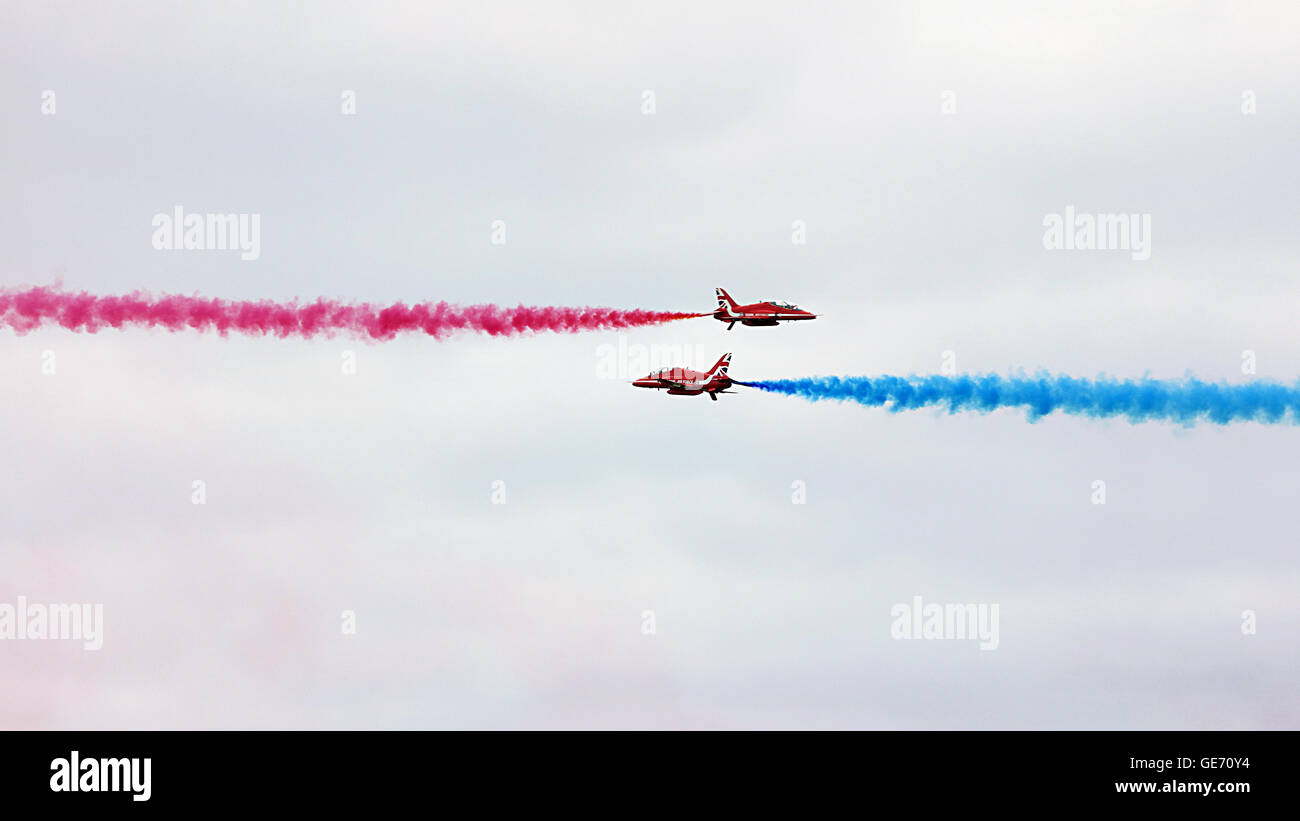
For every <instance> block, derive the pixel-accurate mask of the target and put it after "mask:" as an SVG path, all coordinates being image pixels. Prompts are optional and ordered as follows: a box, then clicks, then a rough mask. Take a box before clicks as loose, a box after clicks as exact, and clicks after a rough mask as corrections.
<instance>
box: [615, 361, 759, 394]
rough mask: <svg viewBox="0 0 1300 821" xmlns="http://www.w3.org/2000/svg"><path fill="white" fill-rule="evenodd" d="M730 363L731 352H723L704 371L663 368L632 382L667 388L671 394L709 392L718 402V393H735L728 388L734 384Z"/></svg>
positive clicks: (640, 385)
mask: <svg viewBox="0 0 1300 821" xmlns="http://www.w3.org/2000/svg"><path fill="white" fill-rule="evenodd" d="M730 365H731V354H723V356H722V358H721V359H719V360H718V361H717V362H715V363H714V365H713V367H712V368H709V369H708V370H707V371H705V372H704V373H700V372H699V371H693V370H691V369H690V368H661V369H660V370H657V371H655V372H654V373H652V374H650V375H649V376H645V377H642V378H641V379H638V380H636V381H635V382H633V383H632V384H633V385H635V386H636V387H638V388H655V389H656V390H663V389H665V388H666V389H667V390H668V394H669V395H670V396H699V395H700V394H702V393H707V394H708V395H709V398H710V399H712V400H713V401H714V402H717V401H718V394H720V393H735V391H729V390H727V388H730V387H731V384H732V383H731V379H730V377H728V376H727V368H728V366H730Z"/></svg>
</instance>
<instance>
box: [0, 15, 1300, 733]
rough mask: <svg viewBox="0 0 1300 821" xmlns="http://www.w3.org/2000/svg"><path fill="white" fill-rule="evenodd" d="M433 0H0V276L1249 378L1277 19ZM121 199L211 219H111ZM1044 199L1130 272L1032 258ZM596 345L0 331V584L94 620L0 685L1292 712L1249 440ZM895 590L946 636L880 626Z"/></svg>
mask: <svg viewBox="0 0 1300 821" xmlns="http://www.w3.org/2000/svg"><path fill="white" fill-rule="evenodd" d="M469 6H470V7H468V8H466V7H464V4H450V3H427V4H426V3H412V4H410V5H385V4H373V5H372V4H366V5H365V7H364V8H363V7H361V4H356V5H337V4H325V3H313V4H310V5H305V4H303V5H300V4H292V5H291V4H253V5H252V6H251V7H246V6H242V5H238V6H237V5H235V4H217V3H203V4H184V5H181V6H176V5H172V4H164V3H136V4H123V5H116V6H113V7H111V8H110V7H108V6H101V5H100V4H93V3H35V2H23V3H15V2H5V3H3V4H0V110H2V111H3V112H4V113H3V121H2V122H3V128H0V284H2V285H4V286H19V285H24V284H27V285H30V284H49V283H53V282H54V281H56V279H57V278H61V279H62V281H63V283H64V285H65V287H67V288H70V289H88V290H92V291H95V292H104V293H117V292H123V291H130V290H133V289H137V288H145V289H150V290H152V291H155V292H182V293H191V292H199V293H202V294H205V295H213V296H222V297H232V298H261V297H271V298H291V297H295V296H298V297H303V298H314V297H316V296H329V297H336V298H343V299H356V300H378V301H386V300H399V299H400V300H408V301H413V300H425V299H433V300H438V299H447V300H451V301H458V302H498V303H503V304H518V303H520V302H523V303H528V304H558V305H586V304H593V305H610V306H618V307H649V308H663V309H681V310H707V309H709V308H711V307H712V303H713V293H712V289H713V288H714V287H715V286H718V285H721V286H724V287H727V288H728V289H729V290H730V291H731V292H732V293H733V295H735V296H737V297H738V298H742V299H744V300H746V301H748V300H756V299H760V298H766V297H781V298H787V299H792V300H794V301H796V302H799V303H800V304H802V305H805V306H807V307H809V308H811V309H813V310H816V311H819V312H822V313H824V314H825V316H824V317H823V318H822V319H819V320H818V321H816V322H813V323H805V324H801V325H797V326H788V327H783V328H777V329H766V328H756V329H746V328H737V329H736V330H735V331H733V332H731V333H726V332H724V330H723V328H722V326H721V325H719V324H718V323H716V322H713V321H711V320H695V321H691V322H684V323H676V324H672V325H669V326H665V327H661V328H655V329H647V330H638V331H635V332H631V333H628V334H627V335H626V339H625V342H626V344H628V345H632V346H645V345H651V344H666V345H680V346H686V347H688V348H689V349H690V350H691V351H696V350H700V351H702V352H703V355H704V356H706V357H707V358H708V360H709V362H711V361H712V359H713V358H716V356H718V355H720V354H721V353H723V352H726V351H732V352H733V353H734V360H733V365H732V371H733V374H734V375H735V376H737V377H739V378H742V379H744V378H768V377H784V376H802V375H811V374H865V375H871V374H882V373H893V374H906V373H911V372H917V373H929V372H935V371H937V370H938V369H939V367H940V364H941V356H942V355H943V352H944V351H952V352H953V353H954V354H955V356H956V363H957V367H958V369H959V370H961V371H963V372H986V371H995V372H999V373H1006V372H1007V371H1008V369H1019V368H1025V369H1027V370H1031V371H1032V370H1034V369H1038V368H1047V369H1051V370H1052V371H1058V372H1063V373H1069V374H1072V375H1076V376H1094V375H1097V374H1099V373H1103V372H1104V373H1107V374H1111V375H1116V376H1126V377H1131V376H1141V375H1143V374H1145V373H1150V374H1152V375H1154V376H1162V377H1177V376H1181V375H1183V374H1184V373H1186V372H1188V371H1191V372H1194V373H1195V374H1196V375H1198V376H1200V377H1202V378H1209V379H1226V380H1229V381H1232V382H1244V381H1247V380H1250V379H1261V378H1273V379H1279V380H1284V381H1287V382H1292V381H1294V380H1295V379H1296V378H1297V376H1300V340H1297V337H1296V332H1295V328H1296V326H1297V322H1296V316H1297V313H1298V312H1300V284H1298V283H1297V270H1300V269H1298V268H1297V262H1300V259H1298V258H1300V243H1298V242H1297V239H1296V225H1297V216H1300V193H1298V192H1300V164H1298V163H1297V162H1296V159H1295V155H1296V146H1297V143H1296V135H1297V133H1300V71H1297V54H1300V34H1298V32H1300V13H1298V12H1297V10H1296V8H1295V6H1294V5H1293V4H1287V3H1282V2H1271V3H1253V4H1229V3H1222V4H1195V3H1177V4H1174V3H1169V4H1148V3H1089V4H1042V3H1024V4H1013V3H998V4H985V6H984V7H983V8H977V7H976V6H975V4H968V3H919V4H914V3H907V4H903V3H882V4H859V3H852V4H833V5H831V4H811V5H808V6H806V7H804V5H803V4H789V3H771V4H755V3H709V4H704V5H701V4H697V3H684V4H679V5H677V4H670V3H654V4H642V3H638V4H627V3H617V4H589V5H577V4H572V5H557V4H547V5H546V6H544V7H543V6H541V5H537V4H518V5H504V4H469ZM344 89H351V90H354V91H355V93H356V101H357V103H356V104H357V113H356V115H355V116H345V115H342V114H341V113H340V95H341V93H342V91H343V90H344ZM44 90H52V91H54V92H55V93H56V95H57V98H56V99H57V113H56V114H54V115H53V116H45V115H42V113H41V95H42V92H43V91H44ZM645 90H653V91H654V93H655V96H656V113H655V114H654V115H652V116H647V115H644V114H643V113H642V110H641V109H642V93H643V92H644V91H645ZM946 91H951V92H952V94H953V95H954V96H953V98H952V99H954V100H955V106H956V110H955V112H953V113H951V114H946V115H945V114H943V113H942V111H941V103H942V99H943V98H942V95H943V94H944V93H945V92H946ZM1247 91H1250V92H1252V93H1253V94H1254V95H1255V99H1256V101H1257V102H1256V105H1257V110H1256V113H1255V114H1253V115H1246V114H1243V112H1242V104H1243V93H1244V92H1247ZM175 205H181V206H183V207H184V208H185V209H187V210H189V211H195V212H254V213H258V214H261V220H262V253H261V257H260V259H258V260H256V261H254V262H242V261H240V260H239V258H238V254H237V253H232V252H219V251H212V252H199V251H189V252H166V251H155V250H154V249H153V248H152V247H151V245H150V236H151V227H150V220H151V219H152V216H153V215H154V214H155V213H158V212H169V211H170V210H171V208H172V207H173V206H175ZM1067 205H1073V206H1075V208H1076V209H1078V210H1079V211H1087V212H1093V213H1097V212H1125V213H1146V214H1150V215H1151V218H1152V234H1153V244H1152V254H1151V258H1150V259H1149V260H1147V261H1145V262H1136V261H1133V260H1132V259H1131V258H1130V256H1129V254H1127V253H1124V252H1104V251H1074V252H1066V251H1047V250H1044V248H1043V243H1042V234H1043V226H1042V221H1043V218H1044V216H1045V215H1046V214H1049V213H1059V212H1061V211H1063V210H1064V208H1065V207H1066V206H1067ZM494 220H504V221H505V222H506V224H507V231H508V233H507V237H508V240H507V244H506V245H504V246H494V245H492V244H491V243H490V241H489V240H490V231H491V224H492V222H493V221H494ZM795 220H803V221H804V222H805V223H806V225H807V244H806V245H795V244H793V243H792V242H791V224H792V223H793V222H794V221H795ZM618 342H619V340H618V335H617V334H612V333H598V334H585V335H577V336H537V337H533V338H524V339H511V340H500V339H490V338H477V337H472V336H462V337H458V338H455V339H453V340H450V341H447V342H442V343H439V342H435V341H433V340H430V339H427V338H415V337H411V338H403V339H399V340H397V341H394V342H392V343H388V344H382V345H367V344H364V343H358V342H355V341H352V340H348V339H333V340H317V341H314V342H303V341H286V340H276V339H247V338H231V339H220V338H215V337H207V336H200V335H197V334H179V335H168V334H166V333H163V332H161V331H157V332H150V331H142V330H133V331H129V332H115V331H109V332H103V333H100V334H98V335H94V336H88V335H78V334H72V333H68V332H63V331H59V330H45V331H40V332H36V333H32V334H29V335H26V336H16V335H15V334H14V333H13V332H11V331H0V390H2V391H3V405H2V406H0V407H2V410H0V465H2V466H3V470H0V524H2V525H3V526H2V527H0V601H7V602H13V601H14V600H15V598H16V597H17V596H18V595H25V596H27V597H28V598H29V599H33V600H42V601H61V602H74V601H88V602H101V603H103V604H104V608H105V611H104V612H105V621H106V626H105V646H104V649H103V650H101V651H99V652H86V651H83V650H82V649H81V647H80V645H79V644H76V643H72V642H30V641H28V642H18V641H5V642H0V692H3V693H4V694H5V697H4V698H3V699H0V726H3V727H8V728H191V727H196V728H227V727H230V728H281V727H283V728H300V727H306V728H333V727H343V728H369V727H381V728H390V727H392V728H400V727H412V728H425V727H429V728H441V727H482V728H495V727H591V728H598V727H634V728H713V727H724V728H749V727H781V728H785V727H790V728H797V727H812V728H839V727H854V728H1290V729H1296V728H1300V696H1298V695H1297V693H1298V692H1300V688H1298V687H1297V674H1298V673H1300V670H1298V669H1297V667H1298V665H1297V650H1296V648H1297V646H1300V614H1298V612H1297V610H1298V608H1297V605H1296V593H1297V588H1298V584H1300V555H1298V552H1297V544H1296V536H1295V532H1296V527H1295V501H1296V490H1295V487H1296V485H1295V475H1296V465H1297V464H1300V430H1297V429H1296V428H1295V427H1289V426H1278V427H1271V428H1270V427H1265V426H1260V425H1253V424H1249V425H1240V426H1235V427H1231V428H1218V427H1214V426H1202V427H1198V428H1195V429H1182V428H1178V427H1173V426H1168V425H1160V424H1143V425H1138V426H1131V425H1129V424H1127V423H1125V422H1122V421H1103V422H1098V421H1089V420H1085V419H1076V418H1065V417H1053V418H1048V419H1046V420H1043V421H1041V422H1039V423H1037V424H1032V425H1031V424H1028V423H1026V422H1025V420H1024V418H1023V416H1022V415H1021V414H1018V413H1013V412H1000V413H996V414H992V415H988V416H979V415H969V416H949V415H943V414H939V413H933V412H913V413H908V414H899V415H891V414H889V413H886V412H882V411H877V410H870V409H866V408H861V407H855V406H838V405H826V404H818V405H814V404H810V403H805V402H803V401H801V400H798V399H794V398H787V397H780V396H774V395H761V394H757V393H754V392H752V391H751V392H746V393H743V394H741V395H738V396H725V397H723V398H722V399H723V401H719V402H716V403H714V402H709V401H707V400H704V399H700V398H679V397H667V396H664V395H661V394H651V393H649V392H645V391H636V390H634V389H632V388H630V387H628V386H627V385H626V384H623V383H621V382H620V381H618V380H616V379H615V380H611V379H605V378H600V372H599V366H600V363H601V351H602V349H601V347H600V346H602V345H616V344H618ZM696 346H699V348H698V349H697V348H696ZM349 350H351V351H355V353H356V357H357V373H356V374H355V375H354V376H344V375H343V374H342V373H341V369H340V360H341V357H342V355H343V353H344V352H345V351H349ZM1246 350H1251V351H1254V352H1255V353H1256V356H1257V359H1258V374H1257V375H1247V374H1243V373H1242V368H1241V363H1242V354H1243V351H1246ZM45 351H53V352H54V353H55V355H56V356H57V373H56V374H54V375H46V374H42V373H41V363H42V354H43V352H45ZM694 364H699V363H694ZM704 364H708V362H706V363H704ZM637 375H639V374H635V373H633V374H627V376H629V377H633V376H637ZM727 400H730V401H727ZM1098 479H1101V480H1104V481H1105V482H1106V487H1107V501H1106V504H1105V505H1094V504H1092V483H1093V482H1094V481H1095V480H1098ZM195 480H202V481H204V482H206V484H207V504H206V505H201V506H200V505H194V504H192V503H191V492H192V490H191V487H192V482H193V481H195ZM494 481H501V482H504V483H505V489H506V499H507V502H506V504H504V505H493V504H492V503H491V491H492V483H493V482H494ZM796 481H803V482H805V483H806V488H807V503H806V504H804V505H796V504H793V503H792V498H791V494H792V483H794V482H796ZM914 595H921V596H923V597H924V598H925V600H926V601H934V602H985V603H997V604H999V606H1000V612H1001V623H1000V634H1001V635H1000V646H999V648H998V649H997V650H996V651H990V652H981V651H980V650H979V649H978V648H977V646H976V645H975V644H974V643H972V642H965V641H929V642H927V641H895V640H892V639H891V638H890V623H891V618H890V615H889V614H890V608H891V607H892V606H893V605H894V604H895V603H900V602H909V601H911V598H912V596H914ZM344 610H353V611H355V613H356V614H357V628H358V632H357V634H356V635H343V634H342V631H341V627H340V625H341V613H342V612H343V611H344ZM645 610H653V611H654V613H655V616H656V627H657V632H656V634H655V635H652V636H647V635H644V634H643V633H642V629H641V625H642V613H643V611H645ZM1246 610H1253V611H1255V612H1256V614H1257V616H1258V633H1257V634H1256V635H1243V633H1242V629H1241V624H1242V613H1243V611H1246Z"/></svg>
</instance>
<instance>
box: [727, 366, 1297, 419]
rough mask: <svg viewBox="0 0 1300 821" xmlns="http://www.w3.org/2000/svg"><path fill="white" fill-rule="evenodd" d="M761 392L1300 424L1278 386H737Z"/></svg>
mask: <svg viewBox="0 0 1300 821" xmlns="http://www.w3.org/2000/svg"><path fill="white" fill-rule="evenodd" d="M736 384H737V385H745V386H747V387H751V388H758V389H759V390H764V391H772V392H774V393H784V394H789V395H791V396H802V397H803V398H804V399H808V400H812V401H818V400H823V399H835V400H839V401H846V400H847V401H853V402H857V403H858V404H861V405H867V406H869V407H885V408H887V409H888V410H890V411H892V412H895V413H897V412H898V411H905V410H916V409H917V408H925V407H938V408H946V409H947V410H948V412H949V413H957V412H958V411H977V412H979V413H988V412H989V411H994V410H998V409H1000V408H1023V409H1024V410H1025V412H1026V415H1027V416H1028V418H1029V421H1030V422H1037V421H1038V420H1039V419H1041V418H1043V417H1044V416H1047V415H1048V414H1050V413H1053V412H1055V411H1061V412H1062V413H1069V414H1076V415H1079V416H1089V417H1092V418H1095V419H1104V418H1109V417H1117V416H1119V417H1126V418H1127V419H1128V421H1130V422H1135V423H1136V422H1148V421H1158V422H1177V423H1180V424H1183V425H1189V426H1190V425H1193V424H1195V423H1196V422H1201V421H1209V422H1213V423H1215V424H1218V425H1226V424H1228V423H1230V422H1261V423H1265V424H1276V423H1287V424H1297V423H1300V385H1297V386H1294V387H1287V386H1286V385H1282V384H1279V383H1277V382H1267V381H1262V382H1252V383H1250V384H1246V385H1229V384H1227V383H1225V382H1218V383H1215V382H1202V381H1200V380H1198V379H1195V378H1193V377H1190V376H1189V377H1187V378H1185V379H1178V380H1171V379H1147V378H1144V379H1139V380H1131V379H1125V380H1117V379H1110V378H1107V377H1100V378H1098V379H1074V378H1072V377H1069V376H1052V375H1051V374H1039V375H1038V376H1034V377H1028V376H1015V377H1001V376H997V375H995V374H985V375H983V376H906V377H902V376H876V377H870V378H868V377H865V376H849V377H838V376H818V377H811V378H805V379H771V380H765V381H758V382H736Z"/></svg>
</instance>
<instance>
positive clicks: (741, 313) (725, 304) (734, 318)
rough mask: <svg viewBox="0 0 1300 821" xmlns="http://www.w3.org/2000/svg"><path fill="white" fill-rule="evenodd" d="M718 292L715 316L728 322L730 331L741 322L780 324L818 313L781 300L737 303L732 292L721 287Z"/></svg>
mask: <svg viewBox="0 0 1300 821" xmlns="http://www.w3.org/2000/svg"><path fill="white" fill-rule="evenodd" d="M717 292H718V310H716V311H714V312H713V318H714V319H716V320H719V321H720V322H726V323H728V324H727V330H728V331H730V330H731V329H732V328H733V327H735V325H736V323H737V322H739V323H740V324H741V325H779V324H781V323H782V322H797V321H799V320H801V319H816V318H817V315H816V314H812V313H809V312H808V311H805V310H803V309H802V308H800V307H799V306H798V305H792V304H790V303H789V302H781V301H779V300H769V301H768V302H755V303H753V304H751V305H737V304H736V300H734V299H732V298H731V294H728V293H727V292H726V291H724V290H722V289H721V288H718V289H717Z"/></svg>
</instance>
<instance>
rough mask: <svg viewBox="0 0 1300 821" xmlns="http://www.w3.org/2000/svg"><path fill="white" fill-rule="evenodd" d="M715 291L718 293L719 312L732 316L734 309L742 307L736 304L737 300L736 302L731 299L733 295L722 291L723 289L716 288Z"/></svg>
mask: <svg viewBox="0 0 1300 821" xmlns="http://www.w3.org/2000/svg"><path fill="white" fill-rule="evenodd" d="M713 290H715V291H717V292H718V310H719V311H722V312H723V313H725V314H730V313H731V309H732V308H738V307H740V306H738V305H737V304H736V300H734V299H732V298H731V294H729V293H727V292H726V291H724V290H722V289H721V288H714V289H713Z"/></svg>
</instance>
